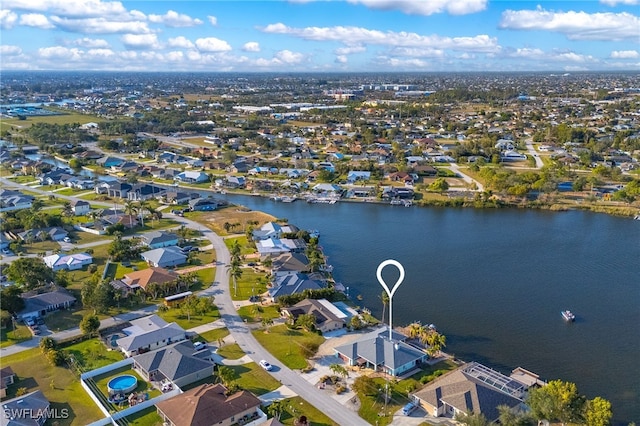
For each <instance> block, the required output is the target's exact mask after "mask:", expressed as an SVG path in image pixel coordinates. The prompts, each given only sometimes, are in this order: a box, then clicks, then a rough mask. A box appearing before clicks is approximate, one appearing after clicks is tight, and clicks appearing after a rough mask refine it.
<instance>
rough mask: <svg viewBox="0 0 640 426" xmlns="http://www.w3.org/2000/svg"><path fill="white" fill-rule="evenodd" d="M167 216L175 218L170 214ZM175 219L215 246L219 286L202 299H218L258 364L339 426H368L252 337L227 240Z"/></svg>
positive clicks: (229, 323) (224, 316)
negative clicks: (234, 293)
mask: <svg viewBox="0 0 640 426" xmlns="http://www.w3.org/2000/svg"><path fill="white" fill-rule="evenodd" d="M167 216H173V215H170V214H168V215H167ZM175 220H176V221H178V222H181V223H184V224H185V225H187V226H188V227H189V228H192V229H197V230H199V231H201V232H202V233H203V234H204V236H205V237H206V238H207V239H208V240H209V241H210V242H211V244H212V245H213V248H214V250H215V251H216V259H217V263H218V265H217V267H216V276H215V281H216V282H217V285H215V286H211V287H209V288H207V289H205V290H203V291H202V292H200V293H199V294H200V295H201V296H205V295H212V296H214V297H215V303H216V306H218V309H219V311H220V315H221V317H222V320H223V321H224V324H225V325H226V327H227V329H228V330H229V332H230V334H231V335H232V336H233V338H234V339H235V341H236V343H238V345H239V346H240V347H241V348H242V350H244V352H245V353H246V354H247V355H248V356H249V357H250V358H251V359H252V360H253V361H254V362H256V363H258V362H259V361H260V360H263V359H264V360H267V361H269V363H271V364H272V365H273V366H274V369H273V371H272V372H271V374H272V376H274V377H275V378H276V379H278V380H280V382H281V383H282V384H283V385H285V386H287V387H288V388H289V389H291V390H292V391H293V392H295V393H296V394H298V395H300V396H301V397H302V398H304V399H305V400H306V401H307V402H309V404H311V405H313V406H314V407H316V408H317V409H318V410H320V411H321V412H323V413H324V414H326V415H327V416H329V417H330V418H331V419H332V420H333V421H335V422H336V423H338V424H341V425H353V426H356V425H367V424H368V423H367V422H366V421H364V420H363V419H362V418H360V416H358V414H357V413H355V412H353V411H351V410H349V409H348V408H346V407H344V406H343V405H342V404H340V403H339V402H338V401H336V400H334V399H333V398H332V397H331V396H329V395H326V394H324V393H322V392H320V391H318V390H317V389H316V388H315V387H314V386H313V385H312V384H310V383H309V382H307V381H306V380H305V379H304V378H303V377H301V376H300V375H299V374H298V373H297V372H294V371H293V370H290V369H289V368H287V367H285V366H283V365H280V362H279V361H278V360H277V359H275V358H274V357H273V355H271V354H270V353H269V352H267V350H266V349H265V348H263V347H262V345H260V343H258V341H257V340H256V339H255V337H253V335H252V334H251V331H250V330H249V327H248V326H247V324H245V323H244V322H243V321H242V319H241V318H240V316H239V315H238V313H237V312H236V308H235V305H234V302H233V300H232V299H231V291H230V288H229V273H228V271H227V268H226V265H228V264H229V262H230V260H231V255H230V253H229V250H228V249H227V246H226V245H225V244H224V239H223V238H222V237H220V236H219V235H217V234H215V233H214V232H213V231H211V230H210V229H208V228H207V227H205V226H204V225H201V224H199V223H197V222H194V221H192V220H189V219H186V218H184V217H178V216H176V217H175Z"/></svg>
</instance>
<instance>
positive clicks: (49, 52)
mask: <svg viewBox="0 0 640 426" xmlns="http://www.w3.org/2000/svg"><path fill="white" fill-rule="evenodd" d="M38 54H39V55H40V57H41V58H47V59H64V60H65V61H74V60H77V59H79V58H82V57H83V52H82V50H80V49H78V48H76V47H73V48H71V49H70V48H68V47H64V46H52V47H41V48H40V49H38Z"/></svg>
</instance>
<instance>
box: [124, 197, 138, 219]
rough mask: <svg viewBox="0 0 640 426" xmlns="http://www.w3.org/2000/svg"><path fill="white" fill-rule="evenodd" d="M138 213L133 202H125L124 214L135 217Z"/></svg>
mask: <svg viewBox="0 0 640 426" xmlns="http://www.w3.org/2000/svg"><path fill="white" fill-rule="evenodd" d="M137 211H138V209H137V208H136V206H135V204H134V203H133V201H131V200H127V201H125V202H124V214H128V215H133V214H135V213H136V212H137Z"/></svg>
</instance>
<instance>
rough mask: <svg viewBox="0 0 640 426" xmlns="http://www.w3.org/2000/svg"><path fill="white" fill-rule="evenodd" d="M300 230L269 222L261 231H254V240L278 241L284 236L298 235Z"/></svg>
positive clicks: (292, 226)
mask: <svg viewBox="0 0 640 426" xmlns="http://www.w3.org/2000/svg"><path fill="white" fill-rule="evenodd" d="M299 230H300V229H299V228H298V227H297V226H295V225H289V224H285V225H281V224H279V223H276V222H267V223H265V224H264V225H262V226H261V227H260V229H255V230H253V232H252V236H253V239H254V240H266V239H271V240H277V239H280V238H281V237H282V234H288V233H296V232H298V231H299Z"/></svg>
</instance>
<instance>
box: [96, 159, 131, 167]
mask: <svg viewBox="0 0 640 426" xmlns="http://www.w3.org/2000/svg"><path fill="white" fill-rule="evenodd" d="M124 162H125V160H124V159H122V158H118V157H109V156H107V157H104V158H101V159H99V160H98V161H96V163H98V164H99V165H101V166H102V167H104V168H105V169H108V168H111V167H114V166H119V165H120V164H122V163H124Z"/></svg>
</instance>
